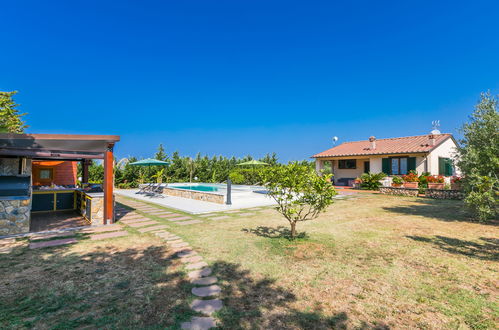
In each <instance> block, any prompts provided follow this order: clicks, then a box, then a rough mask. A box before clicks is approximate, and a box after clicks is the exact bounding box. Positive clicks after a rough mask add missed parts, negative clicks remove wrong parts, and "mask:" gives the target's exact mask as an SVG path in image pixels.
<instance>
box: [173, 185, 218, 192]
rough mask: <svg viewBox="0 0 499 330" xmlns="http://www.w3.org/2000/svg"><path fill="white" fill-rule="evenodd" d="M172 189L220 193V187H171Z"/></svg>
mask: <svg viewBox="0 0 499 330" xmlns="http://www.w3.org/2000/svg"><path fill="white" fill-rule="evenodd" d="M169 187H170V188H177V189H185V190H195V191H209V192H214V191H218V187H216V186H211V185H210V186H208V185H192V186H191V185H189V186H169Z"/></svg>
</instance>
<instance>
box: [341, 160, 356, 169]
mask: <svg viewBox="0 0 499 330" xmlns="http://www.w3.org/2000/svg"><path fill="white" fill-rule="evenodd" d="M338 168H340V169H342V170H345V169H355V168H357V161H356V160H355V159H340V160H339V161H338Z"/></svg>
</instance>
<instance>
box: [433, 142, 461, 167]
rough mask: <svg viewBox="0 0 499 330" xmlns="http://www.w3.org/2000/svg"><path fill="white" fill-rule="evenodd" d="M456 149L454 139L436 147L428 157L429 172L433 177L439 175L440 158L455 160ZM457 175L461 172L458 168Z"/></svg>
mask: <svg viewBox="0 0 499 330" xmlns="http://www.w3.org/2000/svg"><path fill="white" fill-rule="evenodd" d="M456 147H457V146H456V144H455V143H454V140H452V139H447V140H446V141H445V142H444V143H442V144H441V145H439V146H438V147H436V148H435V149H434V150H433V151H432V152H431V153H430V154H429V155H428V172H430V173H431V174H432V175H438V158H440V157H443V158H451V159H452V158H454V154H455V153H456ZM456 174H459V170H458V169H457V168H456Z"/></svg>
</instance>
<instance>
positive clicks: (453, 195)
mask: <svg viewBox="0 0 499 330" xmlns="http://www.w3.org/2000/svg"><path fill="white" fill-rule="evenodd" d="M425 196H426V197H429V198H435V199H463V198H464V194H463V192H462V191H460V190H450V189H446V190H442V189H426V192H425Z"/></svg>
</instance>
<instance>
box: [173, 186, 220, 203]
mask: <svg viewBox="0 0 499 330" xmlns="http://www.w3.org/2000/svg"><path fill="white" fill-rule="evenodd" d="M163 194H165V195H169V196H176V197H183V198H190V199H195V200H198V201H203V202H210V203H217V204H223V203H224V202H225V196H224V195H219V194H209V193H205V192H202V191H193V190H186V189H174V188H165V189H163Z"/></svg>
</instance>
